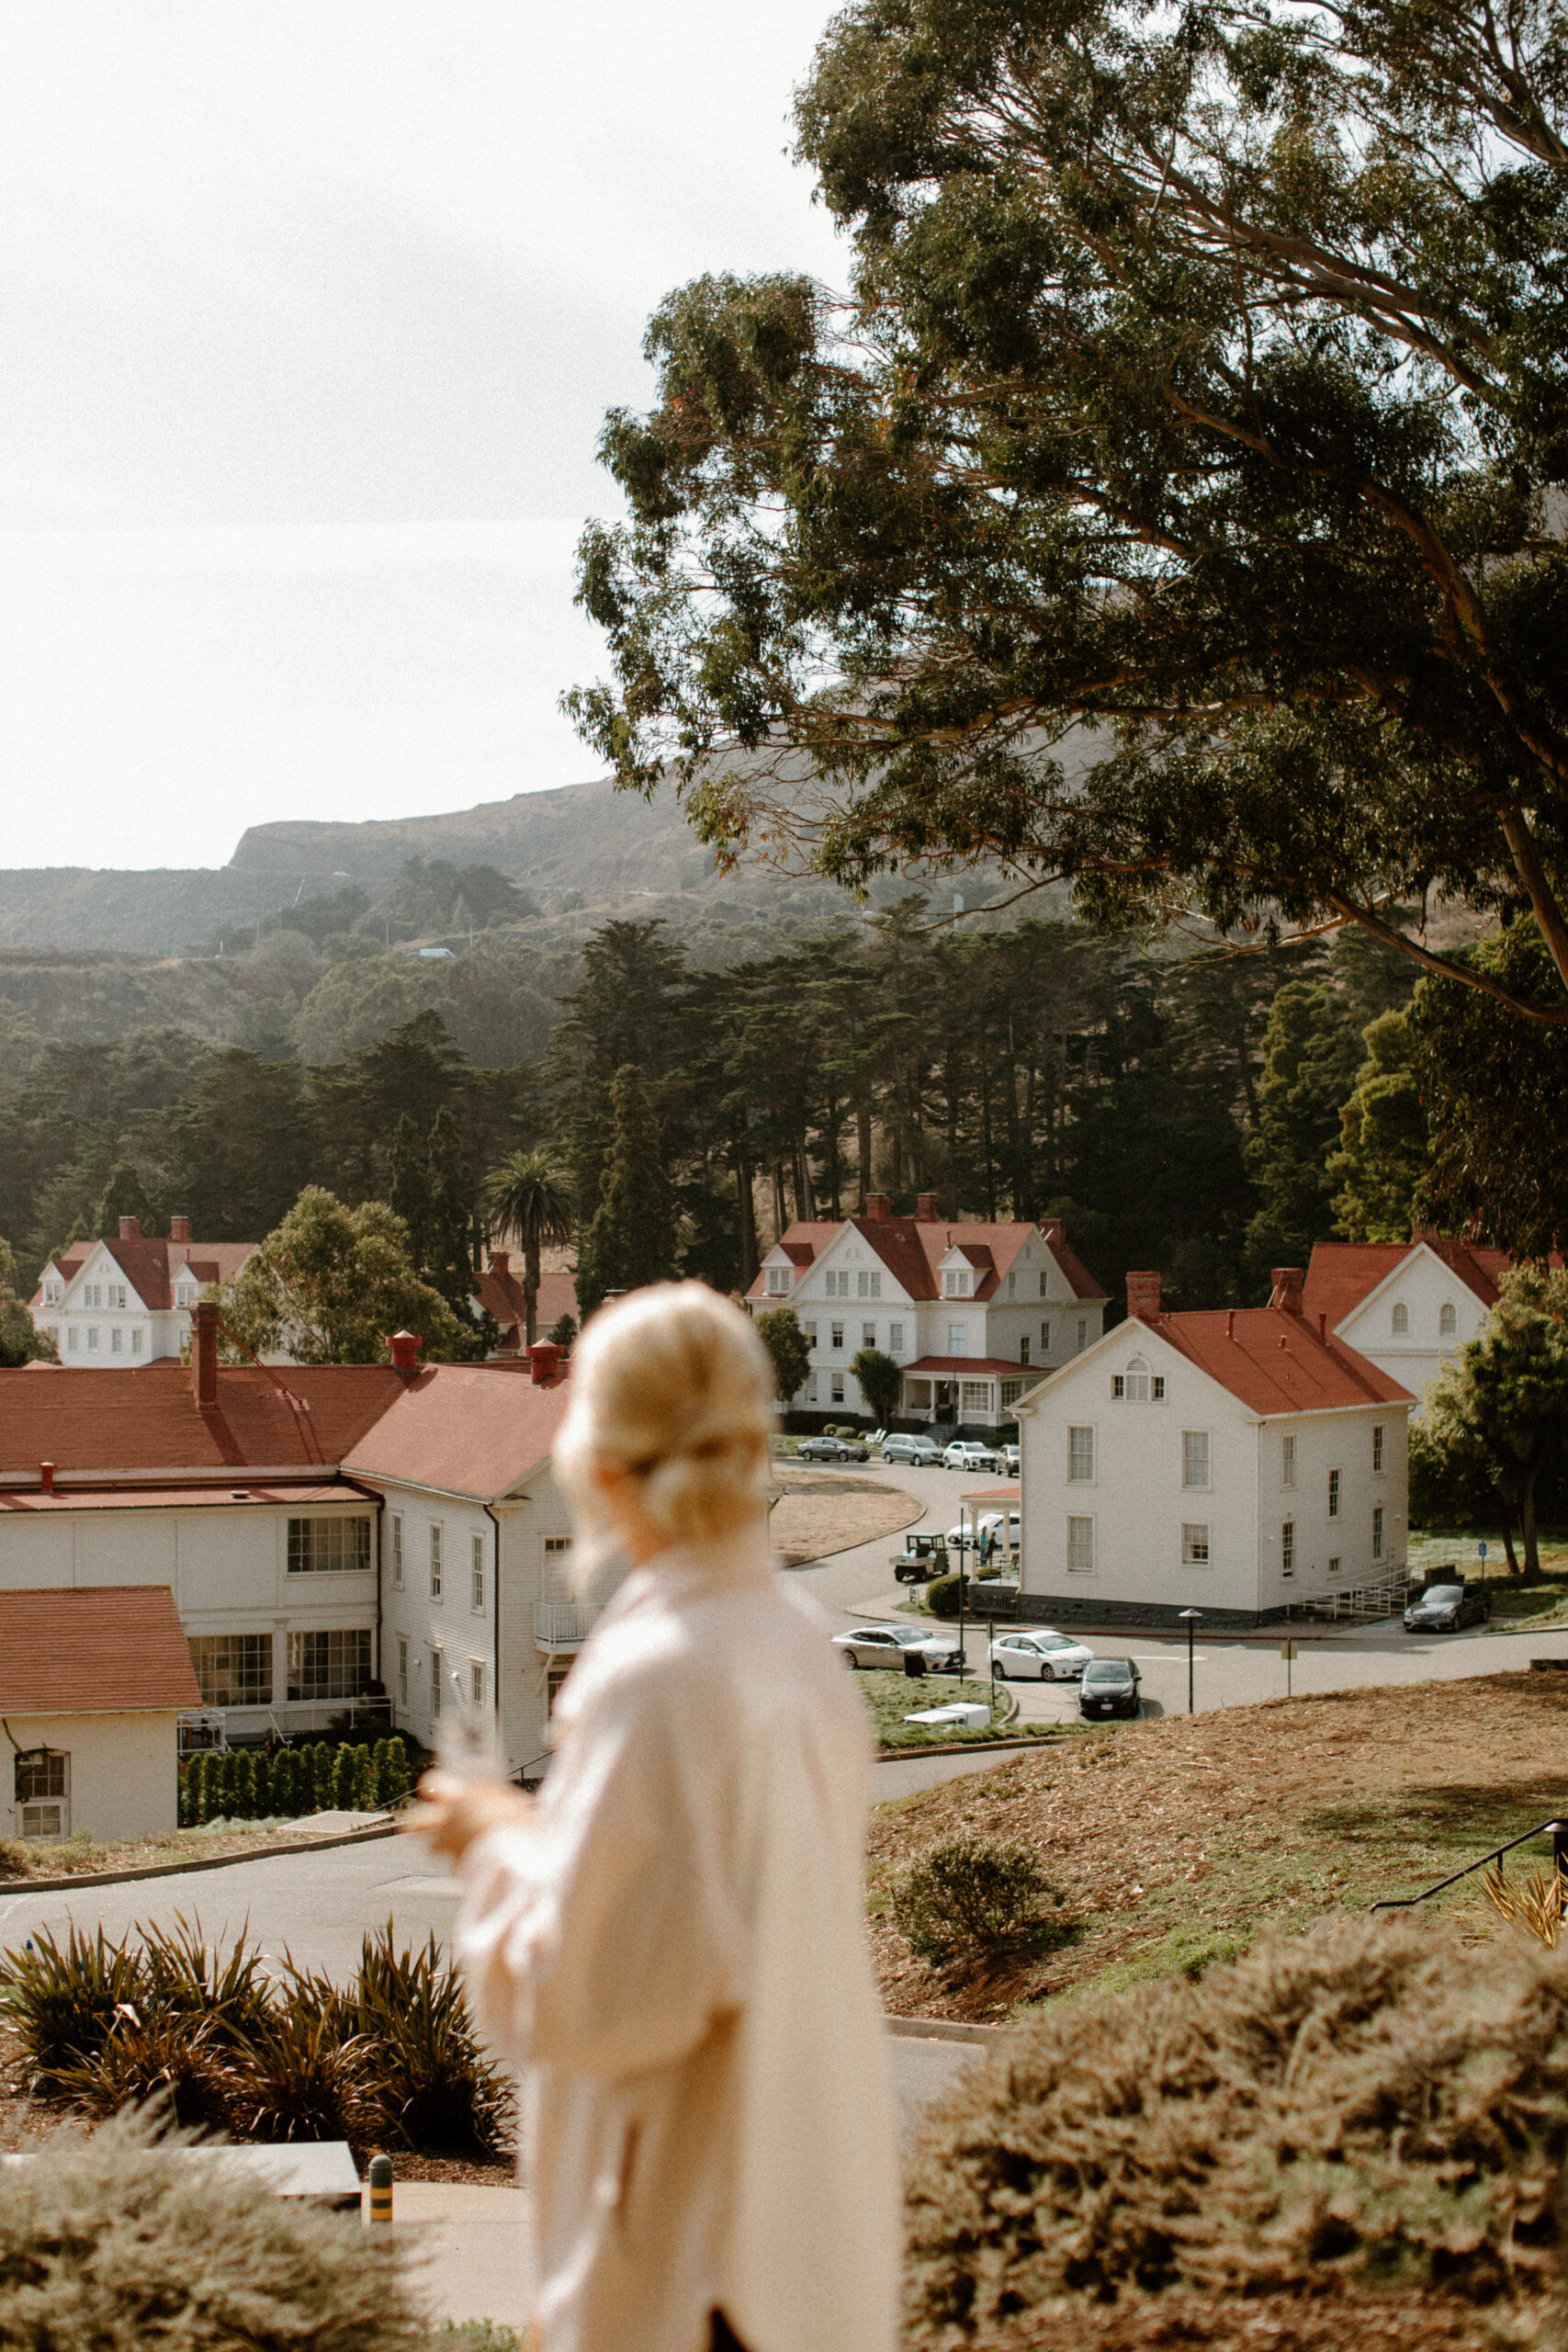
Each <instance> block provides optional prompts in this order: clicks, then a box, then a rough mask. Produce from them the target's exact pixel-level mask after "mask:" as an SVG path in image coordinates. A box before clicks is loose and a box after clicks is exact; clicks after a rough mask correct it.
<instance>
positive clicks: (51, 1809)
mask: <svg viewBox="0 0 1568 2352" xmlns="http://www.w3.org/2000/svg"><path fill="white" fill-rule="evenodd" d="M16 1770H17V1805H18V1807H19V1808H20V1812H21V1826H22V1835H23V1837H24V1838H65V1837H68V1836H69V1835H70V1831H71V1758H70V1754H69V1752H68V1751H67V1750H66V1749H65V1748H62V1747H35V1748H30V1749H24V1750H23V1751H22V1752H21V1753H20V1754H19V1755H18V1756H17V1767H16Z"/></svg>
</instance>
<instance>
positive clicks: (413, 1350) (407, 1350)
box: [387, 1331, 423, 1372]
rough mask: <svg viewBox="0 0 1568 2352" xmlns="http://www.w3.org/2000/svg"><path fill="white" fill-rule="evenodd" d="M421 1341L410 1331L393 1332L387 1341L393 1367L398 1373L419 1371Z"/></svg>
mask: <svg viewBox="0 0 1568 2352" xmlns="http://www.w3.org/2000/svg"><path fill="white" fill-rule="evenodd" d="M422 1346H423V1340H421V1339H420V1338H419V1337H418V1336H417V1334H416V1333H414V1332H412V1331H394V1332H392V1334H391V1335H390V1337H389V1340H388V1341H387V1347H388V1351H389V1354H390V1356H391V1359H392V1363H393V1367H394V1369H395V1370H397V1371H399V1372H417V1371H418V1370H419V1362H418V1358H419V1351H420V1349H421V1347H422Z"/></svg>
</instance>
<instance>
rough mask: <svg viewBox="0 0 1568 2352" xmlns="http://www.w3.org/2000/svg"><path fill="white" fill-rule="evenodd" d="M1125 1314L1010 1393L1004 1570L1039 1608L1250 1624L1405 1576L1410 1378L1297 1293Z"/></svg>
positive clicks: (1155, 1290)
mask: <svg viewBox="0 0 1568 2352" xmlns="http://www.w3.org/2000/svg"><path fill="white" fill-rule="evenodd" d="M1127 1311H1128V1319H1127V1321H1126V1322H1125V1323H1122V1324H1118V1326H1117V1327H1116V1329H1114V1330H1112V1331H1110V1332H1107V1333H1106V1335H1105V1337H1104V1338H1103V1339H1102V1340H1100V1342H1099V1344H1098V1345H1097V1346H1095V1347H1092V1348H1089V1349H1088V1350H1087V1351H1085V1353H1084V1354H1083V1355H1081V1356H1079V1357H1078V1358H1077V1359H1076V1360H1075V1362H1073V1363H1070V1364H1067V1365H1066V1366H1065V1367H1064V1368H1063V1369H1062V1370H1061V1371H1059V1372H1056V1373H1054V1374H1051V1376H1050V1377H1049V1378H1048V1379H1046V1380H1043V1381H1042V1382H1041V1383H1040V1384H1039V1385H1037V1386H1036V1387H1034V1388H1032V1389H1031V1390H1030V1391H1029V1393H1028V1395H1027V1396H1025V1397H1021V1399H1020V1400H1019V1406H1018V1419H1019V1448H1020V1453H1021V1510H1022V1520H1023V1524H1022V1545H1021V1570H1022V1585H1023V1589H1024V1591H1025V1593H1027V1594H1028V1595H1029V1596H1030V1599H1031V1601H1032V1603H1033V1604H1035V1605H1037V1606H1038V1607H1039V1608H1040V1609H1041V1611H1042V1613H1043V1614H1048V1615H1049V1616H1050V1618H1051V1619H1052V1621H1053V1622H1054V1623H1062V1624H1071V1623H1077V1624H1081V1625H1083V1624H1107V1623H1111V1624H1115V1623H1162V1622H1171V1621H1177V1620H1179V1612H1180V1611H1182V1610H1183V1609H1199V1610H1201V1611H1202V1612H1203V1623H1204V1625H1205V1626H1207V1627H1208V1628H1210V1629H1213V1627H1215V1626H1220V1625H1256V1624H1258V1623H1262V1622H1263V1621H1265V1620H1267V1619H1269V1618H1274V1617H1279V1616H1282V1615H1283V1614H1284V1612H1285V1611H1286V1610H1287V1609H1290V1608H1292V1607H1299V1606H1300V1605H1301V1604H1302V1603H1303V1602H1305V1601H1315V1600H1324V1599H1325V1598H1326V1597H1328V1596H1329V1595H1331V1594H1333V1593H1336V1592H1341V1593H1344V1592H1351V1591H1355V1590H1357V1589H1364V1588H1366V1587H1368V1586H1371V1585H1381V1584H1384V1583H1388V1582H1392V1581H1393V1579H1395V1578H1397V1577H1401V1576H1403V1574H1404V1567H1405V1539H1406V1532H1407V1531H1406V1508H1407V1505H1406V1494H1407V1476H1406V1422H1407V1418H1408V1415H1409V1411H1410V1408H1411V1403H1412V1399H1411V1397H1410V1395H1409V1392H1408V1390H1406V1389H1405V1388H1404V1387H1403V1386H1402V1385H1400V1383H1399V1382H1398V1381H1397V1380H1394V1379H1393V1378H1392V1377H1391V1375H1390V1374H1388V1373H1386V1372H1383V1371H1381V1370H1380V1369H1379V1368H1378V1366H1377V1365H1376V1364H1374V1363H1370V1362H1369V1361H1368V1359H1367V1358H1366V1357H1365V1356H1362V1355H1359V1354H1358V1353H1357V1352H1356V1351H1355V1350H1354V1349H1352V1348H1348V1347H1347V1346H1346V1345H1345V1344H1344V1342H1343V1341H1342V1340H1337V1339H1336V1337H1335V1336H1334V1334H1333V1333H1332V1332H1331V1331H1330V1330H1328V1329H1327V1328H1326V1324H1325V1323H1324V1322H1322V1321H1320V1320H1319V1318H1318V1317H1314V1316H1309V1315H1307V1314H1306V1313H1305V1312H1304V1310H1303V1276H1302V1273H1301V1271H1300V1269H1299V1268H1295V1267H1281V1268H1280V1269H1278V1270H1277V1271H1276V1272H1275V1276H1274V1292H1273V1296H1272V1298H1271V1300H1270V1302H1269V1306H1262V1307H1238V1308H1224V1307H1222V1308H1219V1309H1216V1310H1214V1311H1213V1312H1203V1313H1197V1314H1179V1315H1168V1314H1166V1313H1164V1312H1162V1310H1161V1306H1160V1278H1159V1276H1158V1275H1157V1274H1154V1273H1139V1274H1129V1275H1128V1277H1127Z"/></svg>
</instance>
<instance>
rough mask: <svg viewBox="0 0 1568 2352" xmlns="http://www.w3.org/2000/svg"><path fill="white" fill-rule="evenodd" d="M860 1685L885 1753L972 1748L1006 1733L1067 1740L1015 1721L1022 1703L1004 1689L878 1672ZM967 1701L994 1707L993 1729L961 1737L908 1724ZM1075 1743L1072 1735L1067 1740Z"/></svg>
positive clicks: (1050, 1727) (937, 1727)
mask: <svg viewBox="0 0 1568 2352" xmlns="http://www.w3.org/2000/svg"><path fill="white" fill-rule="evenodd" d="M855 1680H856V1682H857V1684H858V1685H859V1687H860V1691H861V1695H862V1697H863V1699H864V1701H865V1702H866V1705H867V1706H868V1707H869V1708H870V1709H871V1716H872V1721H873V1723H874V1724H875V1726H876V1740H877V1745H878V1747H885V1748H886V1747H897V1748H906V1747H966V1746H967V1747H972V1746H973V1745H974V1743H975V1742H976V1740H982V1741H984V1740H990V1739H995V1738H997V1737H998V1735H999V1734H1003V1733H1005V1735H1006V1736H1007V1737H1008V1738H1009V1739H1033V1738H1036V1737H1040V1738H1046V1739H1049V1738H1053V1737H1056V1738H1059V1737H1061V1736H1063V1735H1062V1733H1061V1731H1060V1728H1059V1726H1058V1725H1056V1724H1021V1723H1018V1722H1016V1721H1014V1720H1013V1717H1014V1713H1015V1710H1016V1705H1017V1702H1016V1701H1015V1700H1014V1699H1013V1698H1012V1696H1011V1694H1010V1692H1009V1691H1008V1690H1007V1686H1006V1685H1005V1684H1003V1683H996V1684H991V1683H988V1682H976V1681H963V1682H959V1681H955V1680H954V1679H953V1676H952V1675H951V1674H921V1675H917V1676H914V1677H912V1678H911V1677H909V1676H908V1675H903V1674H878V1673H876V1672H875V1671H873V1672H870V1673H865V1674H857V1675H856V1677H855ZM960 1701H964V1702H967V1703H968V1704H970V1705H972V1706H983V1707H988V1708H989V1709H990V1711H991V1720H990V1723H989V1724H988V1725H987V1727H986V1728H985V1729H984V1730H980V1729H978V1728H976V1730H974V1731H959V1730H955V1729H948V1728H944V1727H943V1726H942V1724H907V1723H906V1722H905V1721H904V1718H905V1716H906V1715H910V1714H914V1713H918V1712H919V1709H921V1708H923V1707H951V1706H953V1704H954V1703H955V1702H960ZM1067 1736H1069V1737H1070V1736H1071V1735H1070V1734H1069V1735H1067Z"/></svg>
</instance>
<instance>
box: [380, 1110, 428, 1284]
mask: <svg viewBox="0 0 1568 2352" xmlns="http://www.w3.org/2000/svg"><path fill="white" fill-rule="evenodd" d="M387 1204H388V1206H389V1208H391V1209H393V1210H395V1211H396V1213H397V1215H398V1216H400V1217H401V1218H402V1221H403V1223H404V1224H405V1225H406V1226H407V1227H408V1229H409V1255H410V1257H411V1258H412V1260H413V1262H414V1264H415V1265H416V1266H418V1267H419V1268H421V1269H422V1270H423V1268H424V1266H425V1265H427V1264H428V1262H429V1257H430V1167H429V1154H428V1151H427V1148H426V1145H425V1139H424V1137H423V1136H422V1135H421V1134H420V1131H419V1128H418V1127H417V1126H416V1125H415V1124H414V1122H413V1120H412V1119H411V1118H410V1116H409V1114H408V1113H407V1112H406V1111H405V1112H404V1113H403V1114H402V1117H401V1118H400V1120H399V1121H398V1124H397V1127H396V1129H395V1130H394V1132H393V1136H392V1141H391V1145H390V1148H389V1150H388V1153H387Z"/></svg>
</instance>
